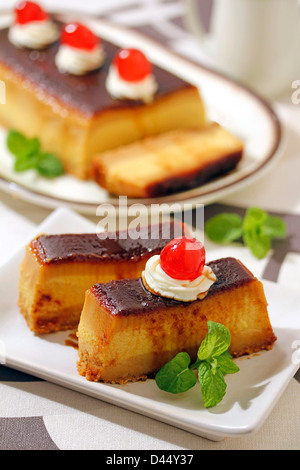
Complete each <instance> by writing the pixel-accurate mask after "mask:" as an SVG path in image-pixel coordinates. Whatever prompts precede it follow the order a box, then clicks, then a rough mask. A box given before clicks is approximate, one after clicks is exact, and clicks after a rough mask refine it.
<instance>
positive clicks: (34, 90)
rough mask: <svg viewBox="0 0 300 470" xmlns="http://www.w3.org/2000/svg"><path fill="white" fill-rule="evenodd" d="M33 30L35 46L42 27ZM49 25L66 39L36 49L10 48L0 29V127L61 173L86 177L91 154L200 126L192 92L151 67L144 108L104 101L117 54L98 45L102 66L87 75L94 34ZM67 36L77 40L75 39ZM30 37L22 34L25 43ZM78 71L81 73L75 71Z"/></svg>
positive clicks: (199, 107)
mask: <svg viewBox="0 0 300 470" xmlns="http://www.w3.org/2000/svg"><path fill="white" fill-rule="evenodd" d="M22 3H23V4H24V3H27V2H22ZM25 19H26V21H27V20H28V18H27V17H26V18H25ZM39 23H40V24H39V26H40V30H39V38H40V39H41V40H42V41H43V39H44V38H43V35H44V34H45V35H46V34H47V30H46V24H45V25H43V22H42V21H40V22H39ZM56 25H57V27H58V29H59V30H63V33H64V32H65V30H66V29H67V30H68V34H67V35H66V34H63V35H62V37H61V38H60V40H56V41H54V42H52V43H51V44H48V45H47V46H46V47H44V48H43V49H38V50H37V46H35V47H34V46H32V48H29V47H28V46H27V47H16V45H15V43H12V42H11V40H10V37H11V36H12V34H11V30H12V27H14V26H15V25H14V24H13V25H12V27H11V28H4V29H1V30H0V80H2V81H4V82H5V86H6V104H5V106H1V107H0V122H1V124H2V125H4V126H5V127H7V128H9V129H10V128H13V129H15V130H17V131H19V132H21V133H23V134H24V135H25V136H26V137H37V138H39V140H40V142H41V145H42V150H43V151H46V152H51V153H54V154H55V155H56V156H57V157H58V158H60V159H61V161H62V163H63V165H64V167H65V171H66V172H67V173H70V174H72V175H74V176H76V177H78V178H81V179H86V178H89V175H90V170H91V163H92V160H93V157H94V156H95V155H96V154H97V153H100V152H103V151H106V150H108V149H111V148H115V147H118V146H121V145H124V144H128V143H130V142H133V141H135V140H138V139H140V138H144V137H145V136H149V135H155V134H158V133H161V132H165V131H168V130H170V129H177V128H181V127H188V126H189V127H190V126H202V125H203V124H204V123H205V113H204V106H203V102H202V99H201V96H200V94H199V91H198V89H197V88H196V87H195V86H193V85H191V84H190V83H187V82H186V81H184V80H182V79H181V78H179V77H177V76H175V75H173V74H171V73H170V72H168V71H166V70H164V69H162V68H160V67H158V66H155V65H154V66H153V75H154V77H155V80H156V83H157V90H156V92H155V96H154V97H153V100H152V101H151V102H147V103H145V102H144V101H143V100H142V99H139V98H138V97H137V99H128V98H126V97H125V98H123V97H121V98H119V97H116V96H112V95H111V93H110V91H109V90H108V89H107V77H108V74H109V70H110V67H111V64H112V62H113V59H114V57H115V55H116V54H117V52H118V51H119V47H118V46H116V45H114V44H112V43H111V42H108V41H105V40H101V50H103V55H101V54H99V50H98V56H99V57H100V58H101V61H102V59H103V62H101V63H100V62H99V66H98V67H96V70H89V67H88V65H93V60H94V59H93V57H94V56H93V57H91V54H93V53H94V51H93V50H91V47H92V46H93V45H94V44H96V43H97V40H96V38H95V37H94V36H95V35H93V33H92V32H91V31H90V32H89V34H86V33H84V34H80V33H79V35H78V30H79V28H77V29H76V27H75V26H74V25H72V27H73V28H67V26H68V25H66V27H65V28H64V29H63V25H62V24H61V23H59V22H56ZM22 26H23V25H22ZM43 26H45V31H44V29H43ZM81 29H82V28H81ZM81 29H80V30H81ZM76 31H77V33H76ZM71 32H73V33H74V34H75V33H76V34H77V36H76V38H75V39H74V38H73V37H72V35H71ZM34 34H35V32H34V31H33V32H30V37H32V36H34ZM34 37H35V36H34ZM87 37H88V40H87ZM70 45H71V46H74V45H75V46H76V47H68V46H70ZM61 46H62V47H63V50H62V49H61ZM66 48H67V50H66ZM74 49H77V51H78V52H79V55H78V58H77V57H76V51H74ZM86 52H87V54H86ZM95 59H97V51H96V53H95ZM90 61H92V64H90V63H89V62H90ZM78 65H82V66H83V67H84V70H83V71H81V70H78V69H77V66H78ZM68 67H69V68H68ZM68 70H69V72H68ZM83 72H84V73H83ZM80 73H82V75H80Z"/></svg>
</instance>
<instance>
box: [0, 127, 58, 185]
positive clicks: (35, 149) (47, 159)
mask: <svg viewBox="0 0 300 470" xmlns="http://www.w3.org/2000/svg"><path fill="white" fill-rule="evenodd" d="M7 147H8V149H9V151H10V152H11V153H12V154H13V155H14V156H15V158H16V159H15V164H14V169H15V171H18V172H21V171H26V170H29V169H35V170H36V171H38V172H39V173H40V174H41V175H42V176H44V177H46V178H52V177H56V176H60V175H61V174H62V173H63V166H62V163H61V162H60V160H59V159H58V158H57V157H56V156H55V155H52V154H51V153H42V152H41V151H40V142H39V140H38V139H37V138H36V137H34V138H31V139H27V138H26V137H25V136H24V135H23V134H21V133H20V132H18V131H15V130H11V131H9V132H8V134H7Z"/></svg>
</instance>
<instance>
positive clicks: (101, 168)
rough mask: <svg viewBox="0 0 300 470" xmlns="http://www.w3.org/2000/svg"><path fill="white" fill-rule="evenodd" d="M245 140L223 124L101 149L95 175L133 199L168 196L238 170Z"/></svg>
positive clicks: (115, 190)
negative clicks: (102, 151) (240, 138)
mask: <svg viewBox="0 0 300 470" xmlns="http://www.w3.org/2000/svg"><path fill="white" fill-rule="evenodd" d="M242 154H243V143H242V142H241V141H240V140H239V139H237V138H236V137H234V136H233V135H232V134H231V133H230V132H228V131H227V130H225V129H224V128H222V127H221V126H220V125H219V124H217V123H210V124H208V125H207V126H205V127H203V128H201V129H199V128H198V129H197V128H191V129H181V130H176V131H170V132H166V133H164V134H160V135H158V136H156V137H148V138H145V139H143V140H140V141H139V142H135V143H132V144H130V145H127V146H123V147H121V148H117V149H115V150H110V151H107V152H104V153H102V154H99V155H98V156H97V157H95V159H94V161H93V178H94V179H95V181H96V182H97V183H98V184H99V185H100V186H103V187H104V188H105V189H107V190H108V191H109V192H110V193H112V194H116V195H126V196H128V197H132V198H141V197H145V198H147V197H155V196H156V197H158V196H165V195H167V194H170V193H174V192H176V191H183V190H187V189H191V188H194V187H196V186H199V185H202V184H204V183H206V182H208V181H210V180H211V179H213V178H216V177H217V176H220V175H224V174H226V173H227V172H229V171H232V170H233V169H234V168H235V167H236V166H237V164H238V163H239V161H240V160H241V158H242Z"/></svg>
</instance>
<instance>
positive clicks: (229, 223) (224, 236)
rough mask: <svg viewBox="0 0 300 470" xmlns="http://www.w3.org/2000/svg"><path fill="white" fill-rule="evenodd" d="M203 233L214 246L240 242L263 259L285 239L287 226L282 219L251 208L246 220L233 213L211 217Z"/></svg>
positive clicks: (223, 213) (256, 208)
mask: <svg viewBox="0 0 300 470" xmlns="http://www.w3.org/2000/svg"><path fill="white" fill-rule="evenodd" d="M204 231H205V233H206V235H207V236H208V238H209V239H210V240H212V241H213V242H215V243H231V242H233V241H237V240H239V239H241V240H242V241H243V243H244V245H245V246H247V247H248V248H249V249H250V251H251V252H252V254H253V255H254V256H255V257H256V258H258V259H262V258H264V257H265V256H267V254H268V252H269V250H270V249H271V247H272V242H273V240H274V239H276V238H284V237H285V236H286V225H285V223H284V221H283V220H282V218H281V217H277V216H272V215H270V214H268V213H267V212H266V211H264V210H263V209H261V208H259V207H255V206H252V207H249V208H248V209H247V210H246V213H245V216H244V218H243V217H241V216H240V215H238V214H235V213H230V212H222V213H220V214H217V215H215V216H214V217H211V218H210V219H209V220H208V221H207V222H206V224H205V226H204Z"/></svg>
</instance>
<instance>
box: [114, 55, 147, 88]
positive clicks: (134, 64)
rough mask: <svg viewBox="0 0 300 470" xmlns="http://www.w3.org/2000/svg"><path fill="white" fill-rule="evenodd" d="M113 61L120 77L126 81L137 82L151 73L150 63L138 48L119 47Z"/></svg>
mask: <svg viewBox="0 0 300 470" xmlns="http://www.w3.org/2000/svg"><path fill="white" fill-rule="evenodd" d="M113 63H114V66H115V67H116V68H117V70H118V72H119V75H120V77H121V78H122V79H123V80H125V81H127V82H138V81H140V80H143V79H144V78H145V77H147V76H148V75H150V74H151V73H152V65H151V64H150V62H149V61H148V59H147V57H146V56H145V55H144V54H143V53H142V52H141V51H139V50H138V49H120V50H119V51H118V52H117V54H116V56H115V58H114V61H113Z"/></svg>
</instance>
